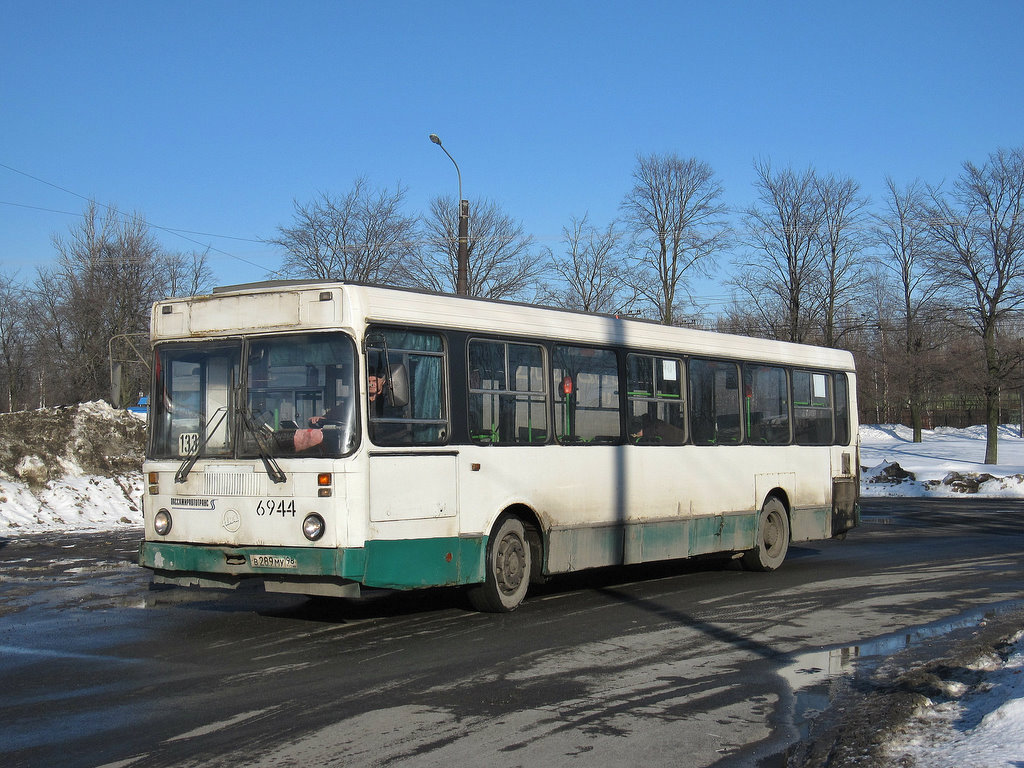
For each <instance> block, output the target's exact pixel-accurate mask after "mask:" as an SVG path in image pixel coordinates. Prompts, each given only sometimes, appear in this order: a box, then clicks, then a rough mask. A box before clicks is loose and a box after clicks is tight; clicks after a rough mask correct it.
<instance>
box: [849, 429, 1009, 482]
mask: <svg viewBox="0 0 1024 768" xmlns="http://www.w3.org/2000/svg"><path fill="white" fill-rule="evenodd" d="M913 438H914V432H913V430H912V429H910V428H909V427H905V426H903V425H902V424H865V425H863V426H861V428H860V441H861V449H860V461H861V466H862V472H861V495H862V496H876V497H877V496H932V497H945V498H955V497H958V496H968V495H969V496H973V497H975V498H978V497H984V498H999V497H1008V498H1024V439H1021V437H1020V431H1019V429H1018V428H1017V427H1016V426H1013V427H1011V426H1002V427H1000V428H999V464H998V465H994V464H985V463H984V462H985V440H986V430H985V427H982V426H975V427H968V428H967V429H950V428H948V427H940V428H938V429H934V430H924V432H923V433H922V442H920V443H914V442H913Z"/></svg>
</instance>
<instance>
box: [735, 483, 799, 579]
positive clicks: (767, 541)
mask: <svg viewBox="0 0 1024 768" xmlns="http://www.w3.org/2000/svg"><path fill="white" fill-rule="evenodd" d="M788 551H789V517H788V516H787V515H786V507H785V505H784V504H783V503H782V502H781V501H779V499H777V498H776V497H775V496H772V497H771V498H769V499H767V500H766V501H765V503H764V506H763V507H762V508H761V514H760V515H758V518H757V539H756V540H755V542H754V548H753V549H751V550H750V551H749V552H744V553H743V561H742V562H743V567H744V568H746V569H747V570H748V571H774V570H775V569H776V568H778V567H779V566H780V565H782V561H783V560H785V559H786V553H787V552H788Z"/></svg>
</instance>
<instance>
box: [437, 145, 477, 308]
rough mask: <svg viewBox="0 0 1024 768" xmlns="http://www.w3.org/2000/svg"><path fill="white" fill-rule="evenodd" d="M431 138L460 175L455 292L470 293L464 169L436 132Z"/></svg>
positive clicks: (464, 294) (467, 215)
mask: <svg viewBox="0 0 1024 768" xmlns="http://www.w3.org/2000/svg"><path fill="white" fill-rule="evenodd" d="M430 140H431V141H432V142H434V143H435V144H437V146H439V147H440V148H441V151H442V152H444V153H445V154H446V155H448V159H449V160H451V161H452V165H454V166H455V173H456V174H458V177H459V247H458V251H457V255H456V258H457V262H456V263H457V267H458V270H457V273H456V280H455V293H457V294H459V295H460V296H468V295H469V200H464V199H463V198H462V171H460V170H459V164H458V163H456V162H455V158H454V157H452V155H451V153H450V152H449V151H448V150H447V149H445V147H444V144H442V143H441V139H440V137H439V136H438V135H437V134H436V133H432V134H430Z"/></svg>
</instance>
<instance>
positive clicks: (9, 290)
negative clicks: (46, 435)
mask: <svg viewBox="0 0 1024 768" xmlns="http://www.w3.org/2000/svg"><path fill="white" fill-rule="evenodd" d="M27 310H28V307H27V300H26V297H25V292H24V290H23V289H22V288H21V287H20V286H19V285H18V284H17V283H16V282H15V279H14V277H12V276H9V275H0V376H3V380H4V394H5V395H6V400H7V410H8V411H13V410H15V409H16V408H24V407H26V406H27V405H28V403H27V402H26V401H25V395H26V393H27V392H28V384H29V370H28V368H29V366H28V358H29V350H30V345H31V340H30V334H29V326H28V311H27Z"/></svg>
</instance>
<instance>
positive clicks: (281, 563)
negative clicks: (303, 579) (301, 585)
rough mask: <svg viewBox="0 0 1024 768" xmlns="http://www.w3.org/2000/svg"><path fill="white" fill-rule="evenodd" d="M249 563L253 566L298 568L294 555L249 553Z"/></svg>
mask: <svg viewBox="0 0 1024 768" xmlns="http://www.w3.org/2000/svg"><path fill="white" fill-rule="evenodd" d="M249 565H251V566H252V567H253V568H298V567H299V564H298V563H296V562H295V558H294V557H281V556H279V555H249Z"/></svg>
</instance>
